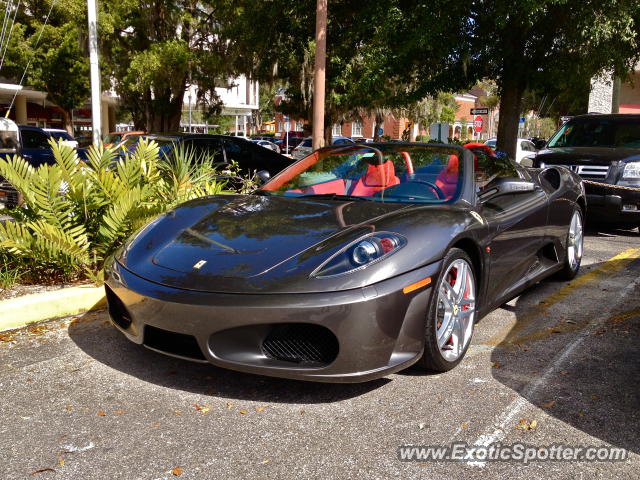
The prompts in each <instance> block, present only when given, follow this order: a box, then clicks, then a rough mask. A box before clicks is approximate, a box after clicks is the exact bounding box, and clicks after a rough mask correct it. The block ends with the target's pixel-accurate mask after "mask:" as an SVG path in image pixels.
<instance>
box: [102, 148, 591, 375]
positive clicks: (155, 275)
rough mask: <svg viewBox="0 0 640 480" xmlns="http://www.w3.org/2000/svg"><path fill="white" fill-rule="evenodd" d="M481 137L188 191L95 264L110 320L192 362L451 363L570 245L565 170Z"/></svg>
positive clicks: (302, 368)
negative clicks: (535, 163)
mask: <svg viewBox="0 0 640 480" xmlns="http://www.w3.org/2000/svg"><path fill="white" fill-rule="evenodd" d="M483 148H484V147H483V146H481V147H479V148H474V146H470V147H469V148H468V149H465V148H462V147H459V146H449V145H437V144H416V143H393V144H392V143H386V144H375V143H374V144H367V145H351V146H340V147H327V148H324V149H320V150H318V151H316V152H314V153H313V154H311V155H309V156H308V157H306V158H304V159H302V160H300V161H299V162H297V163H295V164H294V165H292V166H290V167H289V168H287V169H286V170H284V171H283V172H281V173H280V174H279V175H277V176H276V177H274V178H273V179H272V180H271V181H270V182H269V183H267V184H266V185H265V186H264V187H263V188H262V189H261V190H259V191H257V192H256V193H255V194H253V195H218V196H212V197H208V198H202V199H198V200H194V201H191V202H188V203H185V204H183V205H181V206H178V207H177V208H175V209H173V210H172V211H171V212H169V213H167V214H165V215H162V216H160V217H158V218H157V219H156V220H154V221H153V222H152V223H151V224H149V225H148V226H147V227H146V228H144V229H143V230H141V231H140V232H138V233H137V234H136V235H134V236H133V237H131V238H130V239H129V240H128V241H127V242H125V245H123V247H122V248H121V249H120V251H119V252H117V253H116V254H115V256H114V258H113V259H111V260H110V261H109V262H108V263H107V267H106V268H107V280H106V295H107V300H108V308H109V314H110V317H111V320H112V322H113V323H114V325H115V326H116V327H117V328H118V329H119V330H120V331H122V332H123V333H124V334H125V335H126V337H128V338H129V339H130V340H132V341H133V342H136V343H138V344H143V345H145V346H146V347H148V348H150V349H153V350H156V351H159V352H162V353H166V354H169V355H172V356H177V357H180V358H184V359H189V360H194V361H198V362H210V363H212V364H215V365H218V366H221V367H226V368H230V369H234V370H239V371H243V372H250V373H256V374H262V375H272V376H278V377H287V378H294V379H300V380H314V381H324V382H360V381H366V380H370V379H373V378H377V377H381V376H384V375H386V374H388V373H391V372H394V371H398V370H402V369H404V368H406V367H408V366H410V365H412V364H414V363H419V364H420V365H421V366H423V367H425V368H428V369H431V370H435V371H446V370H450V369H451V368H453V367H455V366H456V365H457V364H458V363H459V362H460V361H461V360H462V358H463V357H464V355H465V353H466V351H467V348H468V347H469V344H470V342H471V337H472V334H473V329H474V325H475V323H476V321H477V320H478V319H479V318H480V317H482V316H483V315H485V314H486V313H488V312H489V311H491V310H492V309H493V308H496V307H497V306H499V305H501V304H503V303H504V302H506V301H508V300H509V299H511V298H513V297H514V296H516V295H517V294H519V293H520V292H521V291H522V290H524V289H525V288H527V287H528V286H530V285H533V284H535V283H536V282H539V281H540V280H542V279H543V278H545V277H547V276H549V275H551V274H553V273H560V274H562V275H563V276H564V277H565V278H573V277H574V276H575V275H576V274H577V272H578V269H579V268H580V261H581V258H582V219H583V213H584V208H585V198H584V189H583V187H582V182H581V181H580V178H579V177H578V176H577V175H576V174H574V173H572V172H570V171H569V170H567V169H566V168H562V167H557V168H556V167H550V168H547V169H546V170H544V171H542V170H536V169H531V170H527V169H525V168H522V167H520V166H519V165H516V164H514V163H512V162H511V161H509V160H507V159H506V158H497V157H496V156H495V154H493V153H488V152H487V151H485V150H483Z"/></svg>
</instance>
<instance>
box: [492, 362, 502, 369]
mask: <svg viewBox="0 0 640 480" xmlns="http://www.w3.org/2000/svg"><path fill="white" fill-rule="evenodd" d="M491 366H492V367H493V368H500V367H501V366H502V365H500V364H499V363H498V362H491Z"/></svg>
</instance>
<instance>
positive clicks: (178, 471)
mask: <svg viewBox="0 0 640 480" xmlns="http://www.w3.org/2000/svg"><path fill="white" fill-rule="evenodd" d="M171 473H172V474H173V475H174V476H176V477H177V476H178V475H182V473H183V472H182V469H181V468H180V467H176V468H174V469H173V470H171Z"/></svg>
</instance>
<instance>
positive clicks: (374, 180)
mask: <svg viewBox="0 0 640 480" xmlns="http://www.w3.org/2000/svg"><path fill="white" fill-rule="evenodd" d="M395 176H396V169H395V167H394V166H393V162H391V161H389V160H387V161H386V162H384V163H383V164H382V165H369V167H368V168H367V173H365V175H364V177H363V179H362V181H363V183H364V184H365V185H366V186H368V187H386V186H387V185H391V184H393V183H394V180H395Z"/></svg>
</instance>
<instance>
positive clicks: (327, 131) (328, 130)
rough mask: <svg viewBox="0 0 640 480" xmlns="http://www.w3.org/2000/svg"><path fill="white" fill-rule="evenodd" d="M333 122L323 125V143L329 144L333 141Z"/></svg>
mask: <svg viewBox="0 0 640 480" xmlns="http://www.w3.org/2000/svg"><path fill="white" fill-rule="evenodd" d="M332 132H333V124H332V123H330V124H329V125H325V127H324V145H323V146H327V145H331V144H332V143H333V133H332Z"/></svg>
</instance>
